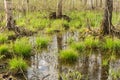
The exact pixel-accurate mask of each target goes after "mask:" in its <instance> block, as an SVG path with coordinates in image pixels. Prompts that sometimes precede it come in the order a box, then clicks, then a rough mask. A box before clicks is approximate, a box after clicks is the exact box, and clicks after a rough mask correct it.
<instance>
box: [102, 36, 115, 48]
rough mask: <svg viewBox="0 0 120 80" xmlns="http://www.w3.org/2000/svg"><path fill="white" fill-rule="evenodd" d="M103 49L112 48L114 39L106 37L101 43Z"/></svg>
mask: <svg viewBox="0 0 120 80" xmlns="http://www.w3.org/2000/svg"><path fill="white" fill-rule="evenodd" d="M103 49H105V50H107V49H114V41H113V39H112V38H106V39H105V42H104V44H103Z"/></svg>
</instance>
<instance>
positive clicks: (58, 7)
mask: <svg viewBox="0 0 120 80" xmlns="http://www.w3.org/2000/svg"><path fill="white" fill-rule="evenodd" d="M62 2H63V0H58V2H57V10H56V17H57V18H60V17H62Z"/></svg>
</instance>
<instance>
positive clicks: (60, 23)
mask: <svg viewBox="0 0 120 80" xmlns="http://www.w3.org/2000/svg"><path fill="white" fill-rule="evenodd" d="M51 27H52V28H53V29H54V30H64V29H67V28H69V24H68V22H67V21H66V20H63V19H57V20H54V21H53V23H51Z"/></svg>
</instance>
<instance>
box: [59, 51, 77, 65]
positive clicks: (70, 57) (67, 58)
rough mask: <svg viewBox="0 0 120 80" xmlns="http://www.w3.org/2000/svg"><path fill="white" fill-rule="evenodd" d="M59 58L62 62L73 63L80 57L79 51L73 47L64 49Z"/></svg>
mask: <svg viewBox="0 0 120 80" xmlns="http://www.w3.org/2000/svg"><path fill="white" fill-rule="evenodd" d="M59 59H60V61H61V62H62V63H65V64H72V63H75V62H76V61H77V59H78V53H77V52H76V51H75V50H73V49H66V50H62V51H60V53H59Z"/></svg>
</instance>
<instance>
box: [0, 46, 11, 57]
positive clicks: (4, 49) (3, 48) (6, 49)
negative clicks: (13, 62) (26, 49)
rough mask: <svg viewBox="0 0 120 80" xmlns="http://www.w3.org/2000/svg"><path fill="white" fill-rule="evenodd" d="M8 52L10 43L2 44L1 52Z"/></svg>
mask: <svg viewBox="0 0 120 80" xmlns="http://www.w3.org/2000/svg"><path fill="white" fill-rule="evenodd" d="M8 52H9V48H8V45H6V44H3V45H0V54H1V55H5V54H7V53H8Z"/></svg>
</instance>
